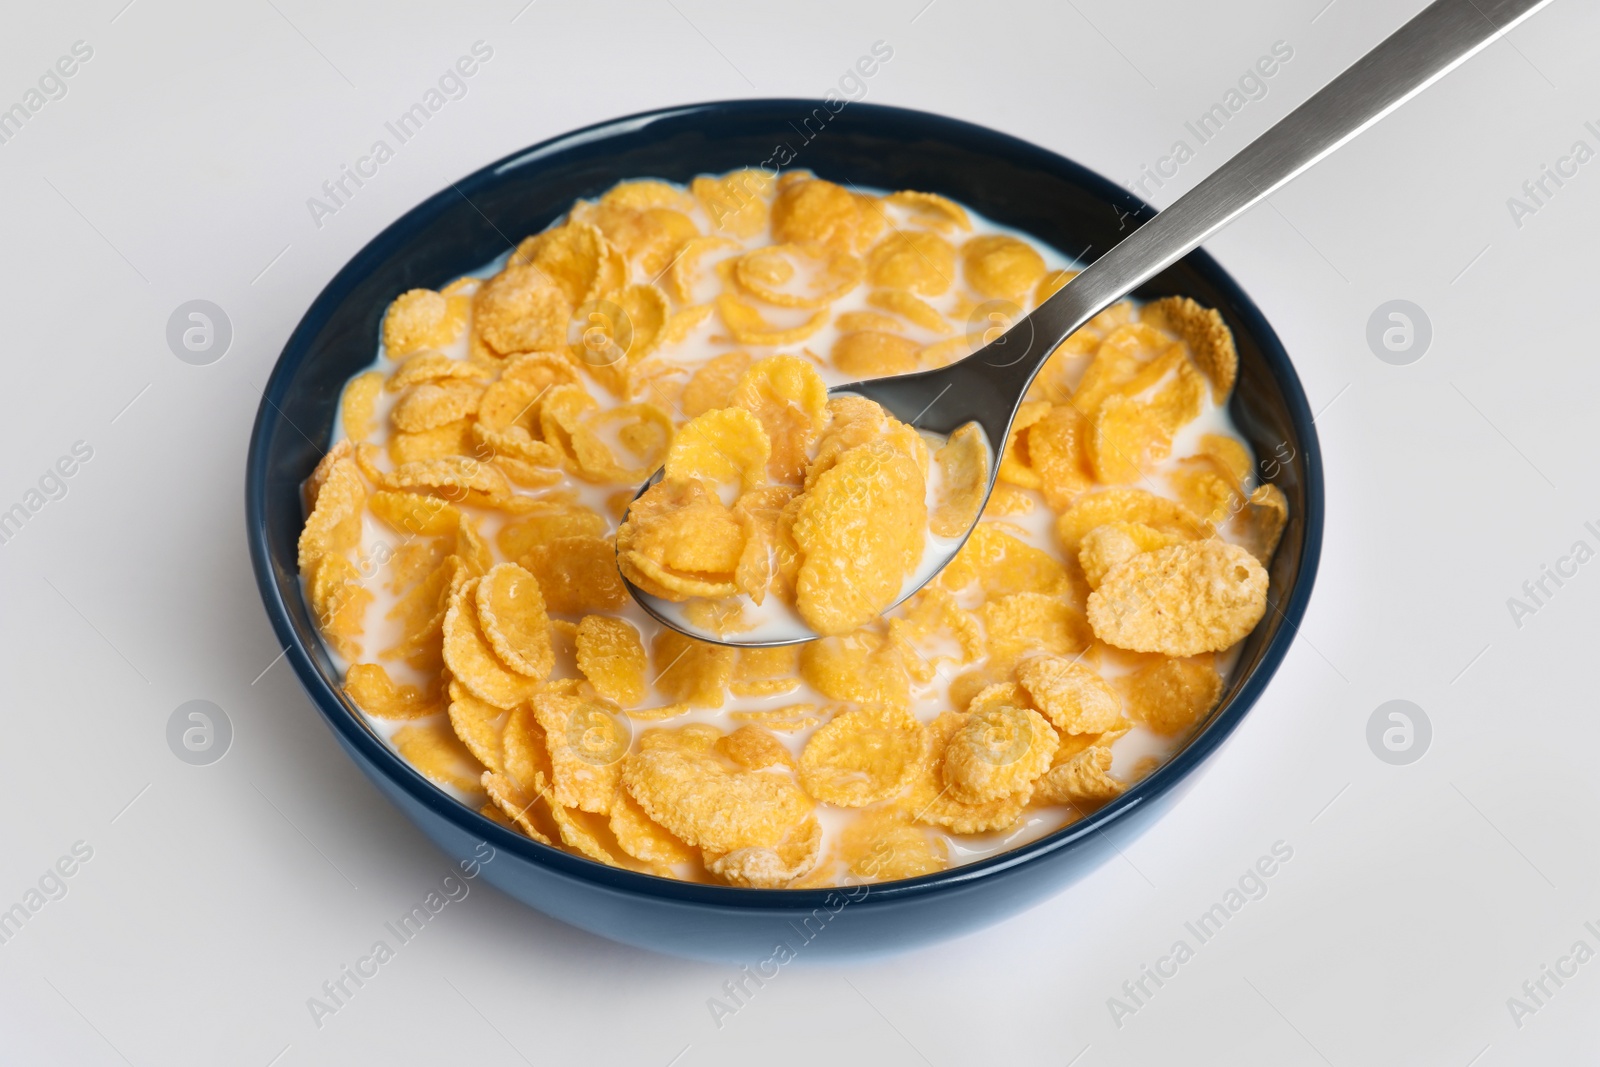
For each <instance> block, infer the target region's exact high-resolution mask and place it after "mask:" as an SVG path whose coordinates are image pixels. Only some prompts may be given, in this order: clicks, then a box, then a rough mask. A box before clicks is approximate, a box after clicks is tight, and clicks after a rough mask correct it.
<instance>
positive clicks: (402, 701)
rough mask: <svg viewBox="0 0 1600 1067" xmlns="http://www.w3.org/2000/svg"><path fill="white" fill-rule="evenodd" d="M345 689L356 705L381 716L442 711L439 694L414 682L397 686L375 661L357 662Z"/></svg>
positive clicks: (409, 716) (419, 715)
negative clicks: (428, 690) (417, 685)
mask: <svg viewBox="0 0 1600 1067" xmlns="http://www.w3.org/2000/svg"><path fill="white" fill-rule="evenodd" d="M344 691H345V693H346V694H347V695H349V697H350V699H351V700H353V701H355V702H356V707H358V708H360V709H361V710H362V711H364V712H366V713H367V714H368V715H372V716H374V717H376V718H379V719H420V718H423V717H424V716H428V715H433V714H436V713H437V712H438V711H439V700H438V697H437V696H435V695H433V694H430V693H424V692H423V691H422V690H420V689H418V688H417V687H416V686H414V685H396V684H395V683H394V680H393V679H391V678H390V677H389V672H388V671H386V670H384V669H383V668H382V667H381V666H379V665H378V664H376V663H355V664H352V665H351V667H350V670H349V671H347V672H346V673H345V676H344Z"/></svg>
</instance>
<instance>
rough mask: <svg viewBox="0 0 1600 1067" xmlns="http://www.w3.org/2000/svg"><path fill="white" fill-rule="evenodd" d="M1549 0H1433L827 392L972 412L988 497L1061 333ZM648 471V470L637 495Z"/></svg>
mask: <svg viewBox="0 0 1600 1067" xmlns="http://www.w3.org/2000/svg"><path fill="white" fill-rule="evenodd" d="M1549 2H1550V0H1435V2H1434V3H1432V4H1429V5H1428V6H1427V7H1425V8H1423V9H1422V11H1421V12H1420V13H1419V14H1418V15H1417V16H1416V17H1415V18H1413V19H1411V21H1409V22H1407V23H1406V24H1405V25H1404V26H1401V27H1400V28H1399V29H1398V30H1396V31H1395V32H1394V33H1393V34H1391V35H1390V36H1389V37H1388V38H1387V39H1385V40H1384V41H1383V42H1382V43H1381V44H1379V45H1378V46H1377V47H1376V48H1374V49H1373V50H1372V51H1370V52H1368V53H1367V54H1366V55H1365V56H1363V57H1362V58H1360V59H1358V60H1357V61H1356V62H1355V63H1354V64H1352V65H1351V66H1350V67H1349V68H1347V69H1346V70H1345V71H1344V73H1342V74H1340V75H1339V76H1338V77H1337V78H1335V79H1333V81H1331V82H1329V83H1328V84H1327V85H1325V86H1324V87H1323V88H1322V89H1321V90H1319V91H1318V92H1317V93H1316V94H1315V95H1313V96H1312V97H1311V98H1310V99H1308V100H1307V101H1306V102H1305V103H1303V104H1301V105H1300V106H1299V107H1297V108H1295V109H1294V110H1293V111H1291V112H1290V113H1289V114H1288V115H1286V116H1284V117H1283V118H1282V119H1280V120H1279V121H1278V122H1277V123H1276V124H1275V125H1273V126H1272V127H1271V128H1270V129H1268V130H1267V131H1266V132H1265V133H1263V134H1262V135H1261V136H1260V137H1258V138H1256V139H1255V140H1254V141H1252V142H1251V143H1250V144H1249V145H1247V146H1246V147H1245V148H1244V149H1243V150H1242V151H1240V152H1239V154H1238V155H1236V156H1234V157H1233V158H1232V159H1229V160H1228V161H1227V162H1226V163H1224V164H1222V166H1220V167H1218V168H1217V169H1216V170H1215V171H1214V172H1213V173H1211V174H1210V175H1208V176H1207V177H1206V178H1205V180H1203V181H1202V182H1200V184H1198V185H1196V186H1195V187H1194V188H1193V189H1191V190H1190V191H1189V192H1187V193H1185V194H1184V195H1183V196H1181V197H1179V198H1178V200H1177V201H1175V202H1174V203H1173V204H1172V206H1171V207H1169V208H1167V209H1166V210H1165V211H1163V212H1161V213H1160V214H1158V215H1156V216H1155V217H1154V218H1153V219H1151V220H1150V221H1149V222H1147V223H1145V224H1144V225H1143V226H1141V227H1139V228H1138V229H1137V230H1135V231H1134V232H1133V233H1132V234H1130V235H1129V236H1128V237H1126V238H1125V239H1123V241H1122V242H1121V243H1119V244H1117V245H1116V246H1115V247H1113V248H1112V249H1111V250H1110V251H1109V252H1107V253H1106V254H1105V255H1103V256H1101V257H1100V258H1099V259H1098V260H1096V261H1095V262H1094V263H1092V264H1090V265H1089V266H1088V267H1086V268H1085V269H1084V270H1083V271H1082V272H1081V273H1080V274H1078V276H1077V277H1075V278H1073V279H1072V280H1071V281H1070V282H1068V283H1067V285H1066V286H1064V287H1063V288H1062V289H1061V290H1060V291H1059V292H1057V293H1056V294H1055V295H1054V296H1052V297H1050V299H1048V300H1046V301H1045V302H1044V303H1043V304H1041V305H1039V306H1038V307H1037V308H1035V309H1034V310H1033V311H1032V313H1030V314H1029V315H1028V316H1027V317H1026V318H1023V319H1021V320H1019V321H1018V322H1016V323H1015V324H1014V325H1012V326H1011V327H1010V329H1008V330H1007V331H1006V332H1005V333H1004V334H1003V335H1002V336H1000V337H998V338H996V339H995V340H994V341H992V342H990V343H989V344H988V345H986V346H984V347H983V348H981V349H979V350H978V351H976V352H974V353H972V354H971V355H970V356H967V357H966V358H965V359H962V360H960V361H958V362H956V363H952V364H950V365H949V366H946V367H940V368H937V369H935V370H928V371H920V372H917V373H913V374H902V375H897V376H894V377H888V378H874V379H871V380H870V381H861V382H853V383H850V384H848V385H840V386H835V387H834V388H832V389H830V390H829V394H830V395H834V396H838V395H842V394H851V395H855V396H861V397H866V398H867V399H869V400H874V401H876V402H877V403H878V404H880V405H882V406H883V407H884V408H885V409H887V410H888V412H889V413H890V414H891V415H893V416H894V417H895V418H897V419H899V420H900V421H902V422H905V423H909V424H910V425H912V426H914V427H916V428H917V429H918V430H921V431H924V432H927V433H932V434H936V435H948V434H950V433H953V432H954V431H955V430H956V429H958V428H959V427H961V426H964V425H966V424H968V423H977V424H978V426H979V427H980V428H981V429H982V431H983V436H984V438H985V440H986V442H987V445H988V451H989V459H990V462H989V483H988V485H987V486H986V487H985V491H984V500H985V502H987V501H988V496H989V494H990V493H992V492H993V491H994V483H995V477H996V474H997V473H998V470H999V466H1000V465H999V462H998V458H999V457H1000V456H1001V455H1002V454H1003V453H1004V451H1005V446H1006V440H1007V438H1008V437H1009V435H1010V433H1011V423H1012V421H1013V420H1014V419H1015V418H1016V414H1017V408H1018V406H1019V405H1020V404H1021V403H1022V398H1023V396H1024V395H1025V394H1026V393H1027V391H1028V386H1029V385H1030V384H1032V382H1033V379H1034V376H1035V375H1037V374H1038V373H1039V369H1040V368H1041V367H1042V366H1044V362H1045V360H1046V359H1047V358H1048V357H1049V355H1050V354H1051V353H1052V352H1054V351H1055V350H1056V347H1057V346H1058V345H1060V344H1061V342H1062V341H1064V340H1066V338H1067V336H1068V335H1069V334H1071V333H1073V332H1074V331H1075V330H1077V329H1079V328H1080V327H1082V326H1083V325H1084V324H1085V323H1087V322H1088V321H1089V320H1090V319H1092V318H1094V316H1096V315H1098V314H1099V313H1100V312H1102V311H1104V310H1105V309H1106V308H1108V307H1110V306H1111V305H1112V304H1114V303H1116V302H1117V301H1118V300H1121V299H1122V298H1123V297H1124V296H1126V295H1128V293H1130V292H1132V291H1133V290H1134V289H1137V288H1138V287H1139V286H1140V285H1142V284H1144V283H1145V282H1147V281H1149V280H1150V279H1151V278H1153V277H1155V276H1156V275H1157V274H1159V273H1160V272H1161V271H1163V270H1165V269H1166V268H1167V267H1169V266H1171V265H1172V264H1174V263H1176V262H1177V261H1178V260H1180V259H1182V258H1183V257H1184V256H1185V255H1187V254H1188V253H1190V252H1191V251H1193V250H1194V249H1195V248H1197V247H1199V245H1200V244H1201V243H1202V242H1203V241H1205V240H1206V239H1207V238H1209V237H1210V236H1211V235H1212V234H1214V233H1216V232H1217V231H1218V230H1220V229H1222V227H1224V226H1226V225H1227V224H1228V223H1230V222H1232V221H1233V220H1234V219H1236V218H1238V217H1239V216H1240V215H1241V214H1243V213H1244V212H1245V211H1246V210H1248V209H1249V208H1251V207H1253V206H1254V205H1255V204H1257V203H1259V202H1260V201H1262V200H1264V199H1266V198H1267V197H1268V196H1270V195H1271V194H1272V193H1273V192H1275V191H1277V190H1278V189H1279V188H1281V187H1282V186H1283V185H1285V184H1287V183H1288V182H1289V181H1290V180H1291V179H1293V178H1294V177H1296V176H1297V175H1299V174H1300V173H1301V172H1302V171H1304V170H1306V169H1307V168H1309V167H1310V166H1312V164H1314V163H1317V162H1318V161H1319V160H1321V159H1322V158H1323V157H1325V156H1327V155H1329V154H1330V153H1332V152H1333V151H1334V150H1335V149H1337V148H1339V147H1340V146H1342V145H1343V144H1344V143H1345V142H1346V141H1349V140H1350V139H1351V138H1353V137H1355V136H1356V135H1357V134H1358V133H1361V132H1362V131H1363V130H1365V129H1367V127H1369V126H1371V125H1373V124H1374V123H1376V122H1377V121H1378V120H1379V119H1381V118H1383V117H1384V116H1385V115H1387V114H1389V112H1391V111H1393V110H1394V109H1395V108H1397V107H1399V106H1400V105H1401V104H1404V103H1405V102H1406V101H1408V100H1410V99H1411V98H1412V97H1413V96H1416V95H1417V94H1418V93H1420V92H1421V91H1422V90H1424V89H1426V88H1427V87H1428V86H1430V85H1432V84H1433V83H1434V82H1436V81H1438V80H1439V79H1440V78H1442V77H1444V76H1445V75H1446V74H1448V73H1449V72H1450V71H1452V70H1454V69H1455V68H1456V67H1457V66H1459V65H1460V64H1462V63H1464V62H1465V61H1466V60H1468V59H1470V58H1471V57H1472V56H1473V55H1475V54H1476V53H1477V52H1478V51H1480V50H1481V49H1483V48H1485V47H1486V46H1488V45H1489V44H1491V43H1492V42H1494V41H1495V40H1496V39H1497V38H1499V37H1500V36H1502V35H1503V34H1505V33H1506V32H1507V31H1509V30H1510V29H1511V28H1512V27H1514V26H1516V25H1517V24H1518V23H1520V22H1521V21H1522V20H1523V19H1525V18H1527V17H1528V16H1529V15H1532V14H1533V13H1534V12H1535V11H1538V10H1539V9H1540V8H1542V7H1544V6H1545V4H1547V3H1549ZM660 477H661V473H660V472H659V471H658V472H657V473H656V475H655V477H653V478H652V479H651V480H650V481H649V482H648V483H646V485H645V486H644V488H643V489H641V490H640V495H642V494H643V493H644V491H645V490H647V489H649V488H650V486H651V485H654V484H655V483H656V482H657V481H659V480H660ZM635 499H637V497H635ZM979 514H980V515H981V509H980V512H979ZM967 533H968V534H970V533H971V530H970V528H969V529H968V531H967ZM965 540H966V536H965V535H964V536H962V537H960V538H950V539H939V540H938V541H937V542H934V541H930V543H929V545H928V550H927V551H926V552H925V553H924V557H923V563H922V566H921V567H919V568H918V569H917V571H916V573H915V574H913V575H912V576H911V578H910V579H908V580H907V582H906V583H905V585H904V586H903V587H902V589H901V592H900V597H899V599H898V600H896V601H895V603H896V604H898V603H899V602H900V601H902V600H904V599H906V598H907V597H909V596H911V595H912V594H914V593H915V592H917V590H919V589H920V588H922V586H924V585H926V584H927V583H928V582H929V581H930V580H932V579H933V577H934V576H935V575H937V574H938V573H939V571H940V570H941V569H942V568H943V567H944V565H945V564H946V563H948V562H949V561H950V559H951V558H952V557H954V556H955V554H956V552H957V551H958V550H959V549H960V548H961V545H962V544H963V543H964V542H965ZM624 580H626V579H624ZM628 588H629V590H630V591H631V592H632V593H633V596H634V599H635V600H637V601H638V603H639V605H640V606H641V607H643V608H644V610H645V611H647V612H649V613H650V614H651V615H652V616H654V617H655V618H656V619H657V620H658V621H660V622H662V623H663V624H665V625H667V626H670V627H671V628H673V629H674V630H677V631H679V632H681V633H685V634H688V635H689V636H691V637H695V638H698V639H700V640H702V641H709V642H712V643H714V644H720V645H733V646H740V647H771V646H776V645H792V644H799V643H801V642H804V641H811V640H815V639H816V638H817V637H818V636H819V635H818V634H816V633H814V632H813V631H812V630H811V629H810V628H809V627H807V626H806V624H805V623H804V622H803V621H802V620H801V619H800V617H799V615H798V614H797V613H793V612H790V613H788V615H785V616H783V617H778V618H773V619H772V620H770V621H767V622H765V623H763V624H761V625H758V626H757V627H755V628H753V629H750V630H747V631H744V632H742V633H733V634H727V635H719V634H717V633H714V632H710V631H708V630H706V629H705V628H703V627H700V626H697V625H695V624H693V623H691V622H690V621H689V620H688V619H687V618H685V615H684V605H683V604H679V603H675V602H673V601H669V600H664V599H661V598H659V597H655V596H652V595H650V594H648V593H645V592H643V591H642V590H640V589H639V588H637V587H636V586H634V585H633V583H632V582H629V583H628ZM893 606H894V605H890V606H889V607H893ZM884 610H885V611H887V610H889V608H885V609H884Z"/></svg>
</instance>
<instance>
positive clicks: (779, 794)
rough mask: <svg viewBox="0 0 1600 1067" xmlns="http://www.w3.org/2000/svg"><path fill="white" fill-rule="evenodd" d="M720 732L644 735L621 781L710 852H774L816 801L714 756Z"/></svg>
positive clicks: (777, 778)
mask: <svg viewBox="0 0 1600 1067" xmlns="http://www.w3.org/2000/svg"><path fill="white" fill-rule="evenodd" d="M720 736H721V732H720V731H719V730H717V729H716V728H715V727H711V726H703V725H692V726H684V727H681V728H679V729H677V730H666V729H656V730H650V731H647V732H646V733H645V734H644V735H643V736H642V737H641V738H640V739H639V744H638V747H637V749H636V750H635V751H634V752H633V753H632V754H631V755H629V756H628V757H627V759H626V761H625V762H624V765H623V771H622V782H623V785H624V786H625V787H626V788H627V790H628V793H629V794H630V795H631V796H632V797H633V799H634V800H635V801H637V802H638V804H639V807H640V808H641V809H643V810H644V812H645V814H646V815H648V816H649V817H650V818H651V819H653V820H654V821H656V822H657V823H660V824H661V825H662V826H664V827H666V829H667V830H668V831H669V832H670V833H672V834H673V835H675V836H676V837H678V838H680V839H681V840H683V841H684V842H686V843H687V844H690V845H694V846H697V847H700V848H704V849H706V850H708V851H711V852H721V853H727V852H733V851H735V850H737V849H741V848H752V847H755V848H761V847H766V848H771V847H773V846H776V845H778V844H779V843H780V842H782V841H783V840H784V839H785V838H786V837H788V835H789V833H790V832H791V831H792V830H793V829H795V828H796V827H798V826H799V825H800V824H801V823H802V822H804V821H805V820H806V819H807V818H808V817H810V816H811V809H812V802H811V800H810V799H809V798H808V797H807V796H806V795H805V794H804V793H802V792H801V791H800V787H799V786H797V785H796V784H795V782H794V780H793V779H792V778H790V777H789V776H788V775H786V774H774V773H772V772H769V771H747V770H744V769H743V768H741V767H738V766H737V765H735V764H733V763H732V761H729V760H726V759H725V758H724V757H722V756H721V755H720V754H718V753H717V752H716V751H715V746H716V741H717V738H718V737H720Z"/></svg>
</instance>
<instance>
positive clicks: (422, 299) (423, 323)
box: [383, 289, 466, 359]
mask: <svg viewBox="0 0 1600 1067" xmlns="http://www.w3.org/2000/svg"><path fill="white" fill-rule="evenodd" d="M465 321H466V306H465V303H464V302H462V301H456V300H452V299H451V298H450V297H447V296H445V295H444V294H443V293H436V292H434V291H433V290H432V289H412V290H409V291H408V292H404V293H401V294H400V295H399V296H397V297H395V300H394V303H392V304H390V305H389V310H388V311H386V312H384V315H383V347H384V351H385V353H386V354H387V355H388V357H389V358H390V359H400V358H401V357H403V356H408V355H410V354H411V353H412V352H415V351H417V350H418V349H421V348H444V347H445V346H446V345H449V344H451V343H452V342H454V341H455V339H456V338H458V337H460V336H461V328H462V326H463V324H464V323H465Z"/></svg>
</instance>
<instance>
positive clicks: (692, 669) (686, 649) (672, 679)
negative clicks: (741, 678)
mask: <svg viewBox="0 0 1600 1067" xmlns="http://www.w3.org/2000/svg"><path fill="white" fill-rule="evenodd" d="M650 651H651V656H652V658H653V660H654V662H655V677H654V678H653V679H651V681H652V684H654V685H655V687H656V689H657V690H659V691H660V692H661V694H662V695H663V696H665V697H666V698H667V699H668V700H672V701H682V702H683V703H686V704H690V705H693V706H694V707H697V708H720V707H722V702H723V699H724V698H725V696H726V694H727V690H728V682H729V681H730V680H731V679H732V678H733V649H731V648H728V647H726V646H724V645H713V644H708V643H706V642H705V641H696V640H695V639H694V638H692V637H686V636H684V635H683V634H680V633H678V632H677V631H676V630H666V629H663V630H662V631H661V632H660V633H658V634H656V637H655V640H654V642H652V644H651V649H650Z"/></svg>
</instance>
